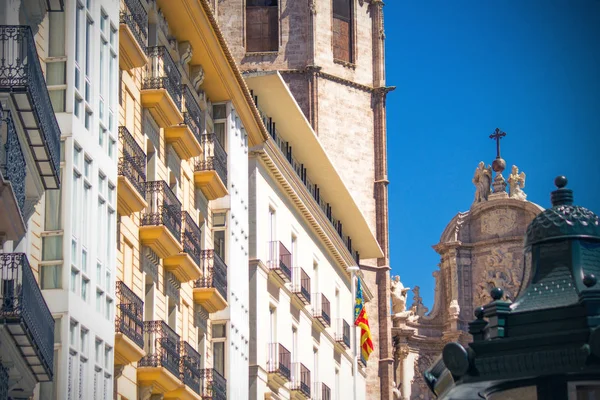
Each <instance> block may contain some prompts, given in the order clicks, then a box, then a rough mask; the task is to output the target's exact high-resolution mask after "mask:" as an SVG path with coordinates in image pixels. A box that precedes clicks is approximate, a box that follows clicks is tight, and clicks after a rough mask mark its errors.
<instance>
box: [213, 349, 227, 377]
mask: <svg viewBox="0 0 600 400" xmlns="http://www.w3.org/2000/svg"><path fill="white" fill-rule="evenodd" d="M213 357H214V368H215V369H216V370H217V372H218V373H219V374H221V376H225V343H223V342H214V343H213Z"/></svg>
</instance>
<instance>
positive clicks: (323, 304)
mask: <svg viewBox="0 0 600 400" xmlns="http://www.w3.org/2000/svg"><path fill="white" fill-rule="evenodd" d="M312 298H313V317H315V318H317V319H318V320H319V321H320V322H321V323H322V324H323V325H324V326H326V327H327V326H331V305H330V303H329V300H328V299H327V297H325V295H324V294H323V293H315V294H314V295H313V297H312Z"/></svg>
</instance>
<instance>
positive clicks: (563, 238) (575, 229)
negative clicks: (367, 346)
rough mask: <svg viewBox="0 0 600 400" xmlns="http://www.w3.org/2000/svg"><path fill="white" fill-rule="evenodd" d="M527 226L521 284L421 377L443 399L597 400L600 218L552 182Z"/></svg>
mask: <svg viewBox="0 0 600 400" xmlns="http://www.w3.org/2000/svg"><path fill="white" fill-rule="evenodd" d="M554 182H555V184H556V186H557V188H558V189H557V190H555V191H554V192H552V194H551V199H552V208H549V209H547V210H545V211H544V212H542V213H540V214H539V215H538V216H537V217H536V218H535V219H534V220H533V221H532V222H531V224H530V225H529V227H528V228H527V236H526V239H525V243H524V256H525V264H526V268H525V271H531V272H530V273H529V274H528V276H525V277H524V279H523V286H522V288H521V290H520V293H519V295H518V297H517V298H516V300H515V302H514V303H511V302H510V301H506V300H503V291H502V288H494V289H493V290H492V291H491V293H490V294H491V297H492V302H490V303H489V304H486V305H485V306H483V307H480V308H478V309H477V310H476V311H475V317H476V319H475V320H474V321H473V322H471V323H470V324H469V333H470V334H471V335H472V336H473V341H472V342H471V343H470V344H469V345H468V346H467V348H464V347H463V346H462V345H460V344H458V343H448V344H447V345H446V346H445V347H444V349H443V352H442V355H441V356H439V357H438V359H437V360H436V362H435V363H434V364H433V365H432V366H431V367H430V368H429V369H428V370H427V371H425V373H424V377H425V381H426V382H427V384H428V386H429V388H430V389H431V390H432V391H433V393H434V394H435V395H436V396H437V397H438V398H440V399H445V400H449V399H491V400H496V399H507V398H515V399H517V398H518V399H539V400H546V399H569V400H588V399H589V400H591V399H600V284H599V283H598V279H597V277H600V219H599V218H598V216H597V215H596V214H594V213H593V212H592V211H590V210H588V209H586V208H584V207H579V206H575V205H573V191H572V190H570V189H567V188H566V187H565V186H566V185H567V178H565V177H564V176H559V177H558V178H556V179H555V181H554Z"/></svg>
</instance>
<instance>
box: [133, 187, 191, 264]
mask: <svg viewBox="0 0 600 400" xmlns="http://www.w3.org/2000/svg"><path fill="white" fill-rule="evenodd" d="M146 203H147V204H148V206H147V207H146V210H145V211H144V213H143V214H142V218H141V224H140V225H141V226H140V240H141V241H142V245H144V246H148V247H150V248H151V249H152V250H153V251H154V252H155V253H156V254H158V256H159V257H160V258H167V257H170V256H174V255H177V254H179V253H180V252H181V251H182V250H183V247H182V246H181V203H180V202H179V200H178V199H177V197H176V196H175V193H173V191H172V190H171V188H170V187H169V185H167V182H165V181H151V182H146Z"/></svg>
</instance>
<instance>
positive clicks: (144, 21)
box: [120, 0, 148, 49]
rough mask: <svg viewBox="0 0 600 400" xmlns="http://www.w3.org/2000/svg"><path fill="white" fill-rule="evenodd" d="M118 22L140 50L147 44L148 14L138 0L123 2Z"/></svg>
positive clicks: (125, 0)
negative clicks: (129, 33)
mask: <svg viewBox="0 0 600 400" xmlns="http://www.w3.org/2000/svg"><path fill="white" fill-rule="evenodd" d="M123 5H124V8H122V9H121V12H120V21H121V23H122V24H126V25H127V26H128V27H129V29H131V32H133V35H134V36H135V39H136V40H137V42H138V44H139V45H140V47H141V48H142V49H144V48H146V46H147V44H148V13H147V12H146V9H145V8H144V6H143V5H142V3H141V2H140V0H124V1H123Z"/></svg>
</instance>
